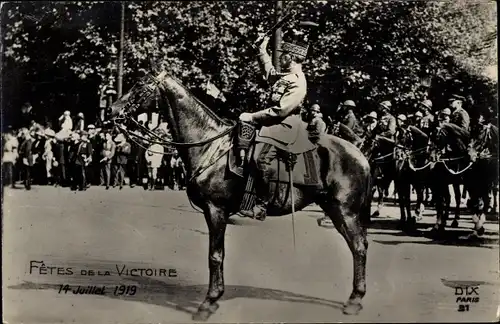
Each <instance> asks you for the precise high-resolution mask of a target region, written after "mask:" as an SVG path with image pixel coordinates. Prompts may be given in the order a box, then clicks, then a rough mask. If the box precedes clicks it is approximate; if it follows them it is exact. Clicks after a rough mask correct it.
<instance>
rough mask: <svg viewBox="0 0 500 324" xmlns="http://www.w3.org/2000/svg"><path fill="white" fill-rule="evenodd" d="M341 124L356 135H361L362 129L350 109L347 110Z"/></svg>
mask: <svg viewBox="0 0 500 324" xmlns="http://www.w3.org/2000/svg"><path fill="white" fill-rule="evenodd" d="M342 124H344V125H346V126H347V127H349V128H350V129H351V130H352V131H353V132H354V133H355V134H356V135H358V136H361V135H363V129H362V128H361V126H360V125H359V122H358V119H357V118H356V116H355V115H354V112H353V111H352V110H349V112H348V113H347V115H346V116H345V117H344V119H343V120H342Z"/></svg>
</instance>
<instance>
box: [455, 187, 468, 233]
mask: <svg viewBox="0 0 500 324" xmlns="http://www.w3.org/2000/svg"><path fill="white" fill-rule="evenodd" d="M463 192H464V193H467V192H466V190H465V186H464V190H463ZM453 193H454V194H455V219H454V220H453V222H452V223H451V227H455V228H456V227H458V220H459V219H460V203H461V198H462V196H461V194H460V183H458V182H454V183H453Z"/></svg>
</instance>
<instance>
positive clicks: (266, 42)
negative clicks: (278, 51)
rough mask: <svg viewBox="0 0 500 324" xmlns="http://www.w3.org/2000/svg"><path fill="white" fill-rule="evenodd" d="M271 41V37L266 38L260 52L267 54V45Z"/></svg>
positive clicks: (261, 44)
mask: <svg viewBox="0 0 500 324" xmlns="http://www.w3.org/2000/svg"><path fill="white" fill-rule="evenodd" d="M270 39H271V37H269V36H265V37H264V39H263V40H262V43H260V46H259V51H260V52H261V53H265V52H266V49H267V44H268V43H269V40H270Z"/></svg>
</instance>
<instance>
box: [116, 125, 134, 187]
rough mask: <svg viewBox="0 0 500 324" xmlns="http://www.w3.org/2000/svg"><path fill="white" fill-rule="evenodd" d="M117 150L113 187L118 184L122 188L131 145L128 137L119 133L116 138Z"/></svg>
mask: <svg viewBox="0 0 500 324" xmlns="http://www.w3.org/2000/svg"><path fill="white" fill-rule="evenodd" d="M115 142H116V150H115V161H114V162H115V163H114V167H115V172H114V174H115V181H114V184H113V187H116V186H117V185H118V186H119V187H120V190H121V189H123V181H124V180H125V168H126V167H127V163H128V157H129V155H130V151H131V147H130V144H129V143H128V142H127V139H126V138H125V136H124V135H123V134H121V133H120V134H118V135H117V136H116V138H115Z"/></svg>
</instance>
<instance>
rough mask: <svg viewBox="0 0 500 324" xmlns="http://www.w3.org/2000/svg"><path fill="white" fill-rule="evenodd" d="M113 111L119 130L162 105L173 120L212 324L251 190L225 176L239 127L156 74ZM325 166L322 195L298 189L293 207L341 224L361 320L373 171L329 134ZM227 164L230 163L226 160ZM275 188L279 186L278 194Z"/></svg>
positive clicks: (352, 300)
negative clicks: (204, 240)
mask: <svg viewBox="0 0 500 324" xmlns="http://www.w3.org/2000/svg"><path fill="white" fill-rule="evenodd" d="M153 73H154V75H156V76H151V75H148V76H146V77H145V78H144V79H142V80H141V81H140V82H139V83H138V84H137V85H136V86H134V87H133V88H132V89H131V90H130V92H129V93H127V94H125V95H124V96H122V97H121V98H120V99H119V100H118V101H116V102H115V103H114V104H113V105H112V118H113V120H114V121H115V123H119V122H121V121H123V120H127V119H128V120H130V119H131V117H130V114H131V113H137V110H138V109H139V108H140V107H143V108H144V107H150V106H152V105H153V104H154V103H155V100H157V103H158V107H159V109H161V110H162V112H163V113H164V115H165V116H166V117H167V122H168V125H169V127H170V129H171V132H172V137H173V139H174V141H176V142H175V144H174V143H173V142H171V143H170V144H174V145H176V146H178V149H179V153H180V156H181V158H182V159H183V161H184V162H185V165H186V171H187V178H188V179H190V181H189V183H188V187H187V194H188V197H189V199H190V200H191V201H192V202H193V203H194V204H195V205H196V206H198V207H200V208H201V209H202V210H203V212H204V215H205V220H206V223H207V226H208V230H209V239H210V244H209V257H208V260H209V262H208V265H209V270H210V276H209V278H210V282H209V287H208V293H207V295H206V298H205V300H204V301H203V303H202V304H201V305H200V307H199V308H198V311H197V313H196V314H195V316H194V319H195V320H206V319H208V317H209V316H210V315H211V314H212V313H213V312H215V311H216V310H217V308H218V304H217V301H218V300H219V299H220V298H221V297H222V295H223V293H224V271H223V262H224V254H225V249H224V237H225V231H226V225H227V221H228V218H229V216H230V215H231V214H232V213H236V212H238V211H239V206H240V200H241V197H242V195H243V189H244V188H245V186H244V184H245V183H244V182H243V179H242V178H240V177H237V176H233V175H232V174H230V173H228V171H227V154H228V152H229V154H231V152H230V147H231V140H232V133H234V129H235V125H234V124H231V123H228V122H225V121H224V120H222V119H221V118H220V117H218V116H217V115H215V114H214V113H213V112H212V111H211V110H210V109H208V108H207V107H206V106H205V105H203V104H202V103H201V102H200V101H199V100H198V99H196V98H195V97H194V96H193V95H192V94H191V93H190V92H189V91H188V90H187V89H186V88H185V87H184V86H183V85H182V84H181V83H180V82H179V81H178V80H176V79H175V78H173V77H171V76H169V75H168V74H167V73H166V71H161V72H160V71H154V72H153ZM317 150H318V155H319V156H320V164H321V170H322V172H321V177H320V178H321V180H322V188H320V189H309V190H306V189H304V188H298V187H293V188H291V190H294V192H293V194H294V196H295V208H296V210H300V209H302V208H304V207H306V206H307V205H309V204H311V203H317V204H318V205H319V206H321V208H322V209H323V210H324V212H325V214H326V215H328V216H329V217H330V218H331V219H332V222H333V223H334V224H335V226H336V228H337V230H338V231H339V232H340V233H341V235H342V236H343V237H344V239H345V240H346V242H347V244H348V246H349V248H350V250H351V253H352V255H353V290H352V293H351V295H350V297H349V299H348V301H347V303H346V304H345V305H344V313H345V314H357V313H358V312H359V311H360V310H361V308H362V306H361V300H362V298H363V297H364V295H365V293H366V277H365V272H366V254H367V248H368V241H367V239H366V227H365V226H363V223H364V221H368V220H369V217H370V203H371V201H370V167H369V164H368V161H367V160H366V159H365V158H364V156H363V155H362V154H361V152H360V151H359V150H358V149H357V148H356V147H354V145H352V144H350V143H348V142H346V141H344V140H341V139H338V138H335V137H333V136H329V135H325V136H324V137H322V138H321V139H320V144H319V146H318V148H317ZM224 157H225V158H224ZM270 186H271V188H270V191H271V192H273V191H274V190H275V189H278V190H277V191H279V193H280V194H281V196H282V197H284V196H285V195H286V194H287V191H288V184H287V183H271V184H270ZM275 186H278V188H276V187H275ZM272 205H273V206H270V207H271V208H269V209H270V210H273V211H275V212H276V215H285V214H289V213H290V212H291V210H292V206H291V199H288V200H287V201H286V202H285V203H284V204H282V203H281V202H276V203H274V204H272Z"/></svg>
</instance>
